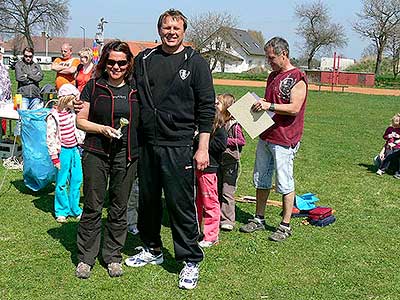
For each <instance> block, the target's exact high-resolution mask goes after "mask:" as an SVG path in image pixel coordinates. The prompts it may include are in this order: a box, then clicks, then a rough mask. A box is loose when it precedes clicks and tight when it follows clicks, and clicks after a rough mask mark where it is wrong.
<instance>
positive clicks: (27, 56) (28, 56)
mask: <svg viewBox="0 0 400 300" xmlns="http://www.w3.org/2000/svg"><path fill="white" fill-rule="evenodd" d="M24 57H26V58H32V57H33V55H26V54H24Z"/></svg>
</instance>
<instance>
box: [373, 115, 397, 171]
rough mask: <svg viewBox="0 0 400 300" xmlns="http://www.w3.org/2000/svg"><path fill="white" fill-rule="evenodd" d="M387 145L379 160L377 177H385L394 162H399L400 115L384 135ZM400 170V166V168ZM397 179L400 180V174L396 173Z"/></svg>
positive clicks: (394, 117)
mask: <svg viewBox="0 0 400 300" xmlns="http://www.w3.org/2000/svg"><path fill="white" fill-rule="evenodd" d="M383 139H384V140H385V145H384V146H383V148H382V150H381V152H380V153H379V156H378V157H377V158H376V159H377V160H378V171H376V174H377V175H383V174H384V173H385V172H386V170H387V168H388V167H389V165H390V163H391V162H392V161H396V162H399V158H400V114H396V115H394V116H393V118H392V124H391V126H389V127H388V128H386V130H385V133H384V134H383ZM399 169H400V166H399ZM394 176H395V178H400V172H399V171H396V173H395V175H394Z"/></svg>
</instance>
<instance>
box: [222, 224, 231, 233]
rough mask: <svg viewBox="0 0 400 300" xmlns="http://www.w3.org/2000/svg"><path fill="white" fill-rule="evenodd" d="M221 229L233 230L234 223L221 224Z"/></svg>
mask: <svg viewBox="0 0 400 300" xmlns="http://www.w3.org/2000/svg"><path fill="white" fill-rule="evenodd" d="M221 229H222V230H224V231H232V230H233V225H231V224H221Z"/></svg>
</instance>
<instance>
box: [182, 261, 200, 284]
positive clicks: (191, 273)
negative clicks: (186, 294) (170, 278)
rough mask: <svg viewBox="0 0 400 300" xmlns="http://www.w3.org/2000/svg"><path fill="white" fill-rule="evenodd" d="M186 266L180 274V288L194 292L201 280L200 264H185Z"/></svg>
mask: <svg viewBox="0 0 400 300" xmlns="http://www.w3.org/2000/svg"><path fill="white" fill-rule="evenodd" d="M184 264H185V266H184V267H183V269H182V270H181V272H180V273H179V285H178V286H179V288H180V289H184V290H192V289H194V288H195V287H196V286H197V281H198V280H199V264H198V263H194V262H184Z"/></svg>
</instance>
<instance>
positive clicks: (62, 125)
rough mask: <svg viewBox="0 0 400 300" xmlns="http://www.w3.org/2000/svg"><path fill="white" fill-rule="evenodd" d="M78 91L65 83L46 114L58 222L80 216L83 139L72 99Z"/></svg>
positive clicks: (75, 97)
mask: <svg viewBox="0 0 400 300" xmlns="http://www.w3.org/2000/svg"><path fill="white" fill-rule="evenodd" d="M79 95H80V93H79V91H78V89H77V88H76V87H75V86H73V85H72V84H70V83H68V84H64V85H63V86H61V88H60V89H59V91H58V105H57V107H54V108H53V109H52V110H51V111H50V114H49V115H48V117H47V119H46V122H47V139H46V141H47V147H48V150H49V154H50V157H51V160H52V162H53V164H54V166H55V167H56V168H57V169H58V171H57V175H56V188H55V198H54V212H55V216H56V221H57V222H58V223H65V222H66V221H67V217H69V216H73V217H76V218H77V219H78V220H79V219H80V218H81V214H82V209H81V208H80V207H79V200H80V198H81V194H80V188H81V184H82V180H83V175H82V164H81V156H80V154H79V149H78V144H82V143H83V140H84V137H85V135H84V133H83V131H81V130H79V129H77V128H76V114H75V112H74V111H73V101H74V100H75V99H79Z"/></svg>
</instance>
